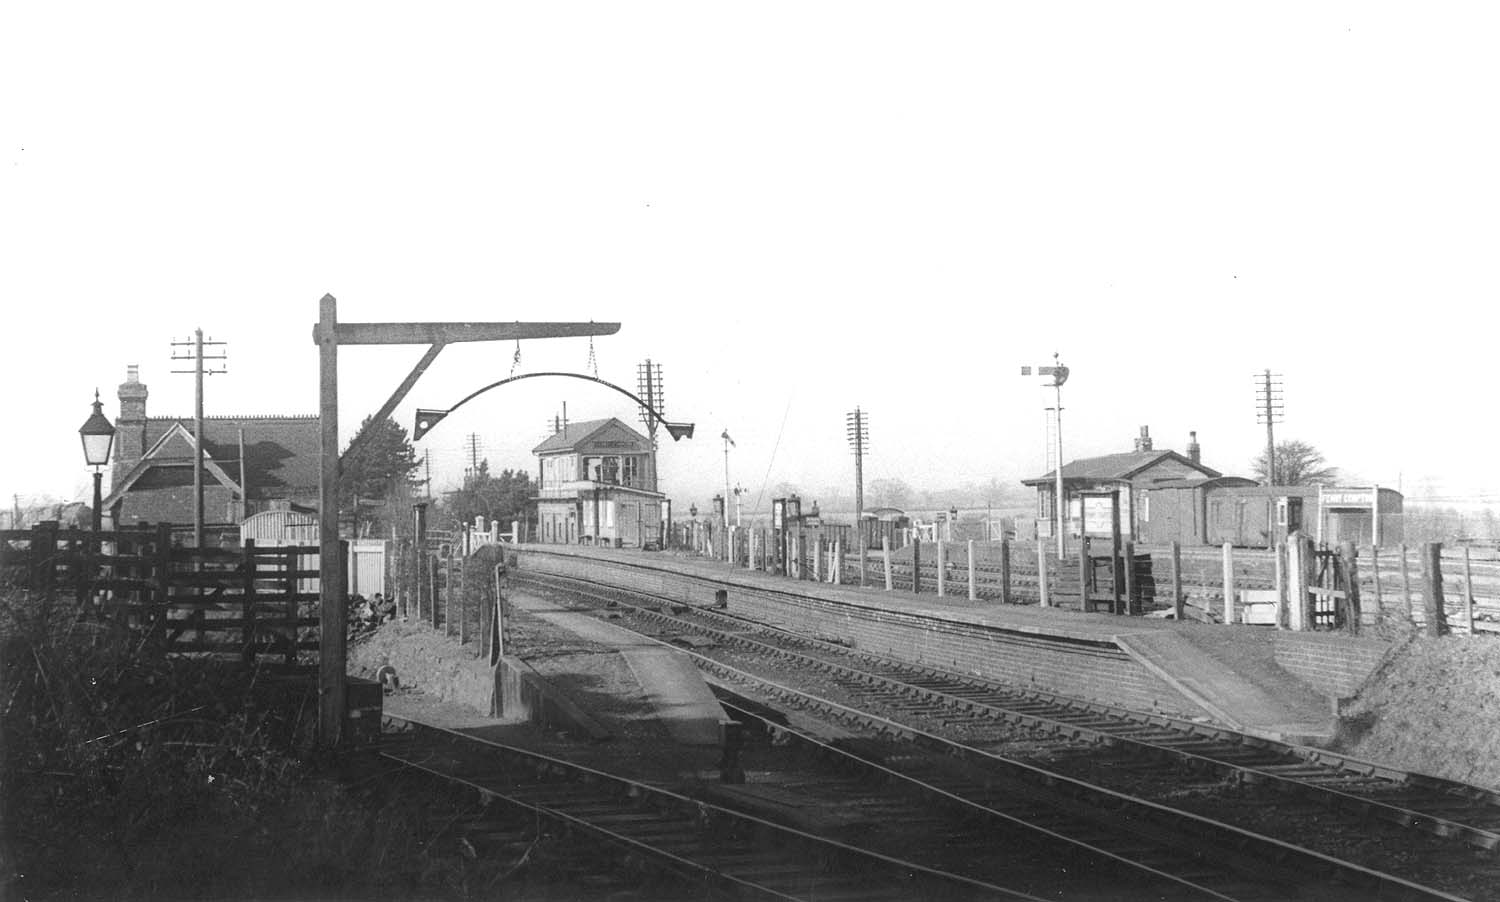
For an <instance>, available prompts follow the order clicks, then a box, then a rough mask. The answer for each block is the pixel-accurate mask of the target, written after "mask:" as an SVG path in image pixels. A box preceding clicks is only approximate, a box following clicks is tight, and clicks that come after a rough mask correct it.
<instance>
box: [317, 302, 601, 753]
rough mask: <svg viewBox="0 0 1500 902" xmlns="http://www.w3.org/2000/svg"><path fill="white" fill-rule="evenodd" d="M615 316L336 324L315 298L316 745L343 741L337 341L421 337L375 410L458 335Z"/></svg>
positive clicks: (592, 327)
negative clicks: (416, 356)
mask: <svg viewBox="0 0 1500 902" xmlns="http://www.w3.org/2000/svg"><path fill="white" fill-rule="evenodd" d="M618 331H620V324H619V323H594V322H589V323H563V322H558V323H521V322H509V323H495V322H482V323H475V322H463V323H340V322H339V321H338V302H337V301H336V300H335V299H334V297H333V295H331V294H325V295H323V297H322V299H321V300H320V301H319V302H318V322H317V323H316V325H314V327H313V335H312V337H313V343H314V344H316V345H317V346H318V417H319V424H318V425H319V435H320V443H321V446H322V450H321V454H320V458H321V468H320V474H319V480H318V481H319V485H318V551H319V556H318V577H319V579H318V587H319V592H318V595H319V606H318V624H319V654H318V744H319V745H320V746H322V747H323V748H329V749H331V748H336V747H338V746H339V745H341V744H342V742H343V736H344V718H345V708H346V704H345V699H346V685H345V678H346V676H345V672H344V671H345V664H346V661H345V650H346V649H345V635H344V631H345V626H346V624H345V619H346V617H345V611H344V605H345V601H344V590H345V576H346V575H345V573H344V568H343V555H342V554H341V553H340V544H339V511H338V479H339V427H338V411H339V408H338V399H339V396H338V349H339V345H368V344H386V345H389V344H423V345H427V346H428V349H427V352H426V354H424V355H423V357H422V360H421V361H419V362H418V364H417V366H416V367H415V368H414V369H413V370H412V372H411V373H410V374H409V375H408V376H407V377H406V379H405V380H403V381H402V383H401V385H400V386H398V387H397V389H396V391H395V393H394V394H393V395H392V396H391V398H390V400H388V401H387V402H386V403H385V405H383V406H382V407H381V412H382V417H381V418H383V417H384V416H389V415H390V411H392V410H394V409H395V408H396V405H397V404H399V403H401V400H402V399H403V398H405V397H406V394H407V393H408V392H410V391H411V389H412V387H413V386H415V385H416V383H417V380H418V379H419V378H420V377H421V375H422V373H423V372H424V371H425V370H426V369H427V367H428V366H429V365H431V363H432V361H433V360H434V359H436V357H437V355H438V353H439V352H440V351H441V350H442V348H443V346H444V345H447V344H453V343H455V342H460V341H512V340H519V339H523V338H562V337H570V336H583V335H589V336H592V335H613V334H614V333H616V332H618Z"/></svg>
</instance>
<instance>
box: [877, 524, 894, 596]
mask: <svg viewBox="0 0 1500 902" xmlns="http://www.w3.org/2000/svg"><path fill="white" fill-rule="evenodd" d="M880 557H881V560H882V562H883V563H884V565H885V590H886V591H887V592H889V591H891V589H893V588H895V586H894V583H893V582H892V579H891V537H890V536H881V537H880Z"/></svg>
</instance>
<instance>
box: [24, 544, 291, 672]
mask: <svg viewBox="0 0 1500 902" xmlns="http://www.w3.org/2000/svg"><path fill="white" fill-rule="evenodd" d="M172 535H173V530H172V527H171V526H169V525H167V524H162V525H159V526H156V527H154V528H133V529H132V528H127V529H121V530H119V531H114V532H104V533H98V534H96V533H93V532H90V531H87V530H78V529H62V528H60V527H59V526H58V524H56V523H43V524H40V525H38V526H36V527H34V528H32V529H29V530H6V531H0V585H3V586H5V587H7V588H8V589H10V590H12V591H18V590H25V591H27V592H29V593H30V595H31V597H32V599H34V601H35V603H36V604H37V605H39V606H40V607H41V609H42V610H43V611H47V610H49V609H50V611H51V612H53V613H56V612H58V611H59V610H60V609H61V608H62V606H64V605H66V606H67V607H68V609H69V610H71V611H72V612H73V613H74V614H75V615H76V616H77V617H78V618H80V619H90V620H96V621H101V622H106V623H111V624H116V625H119V626H122V627H124V628H126V629H129V630H131V631H133V632H135V633H138V634H140V635H141V636H142V638H143V640H145V641H144V643H143V644H144V645H146V646H148V647H151V648H153V649H156V650H158V651H160V652H162V653H168V654H207V655H216V656H221V657H231V658H236V659H238V660H240V661H242V662H243V663H245V664H246V665H255V666H260V667H264V668H269V669H271V670H274V671H275V672H279V673H306V672H313V671H316V668H317V651H318V628H319V618H318V599H319V595H318V592H317V577H318V566H317V560H318V548H317V546H295V545H289V546H276V547H264V548H261V547H257V546H256V545H255V543H254V542H246V544H245V547H243V548H239V549H223V550H221V549H209V548H202V549H199V548H186V547H181V546H178V545H174V544H173V541H172Z"/></svg>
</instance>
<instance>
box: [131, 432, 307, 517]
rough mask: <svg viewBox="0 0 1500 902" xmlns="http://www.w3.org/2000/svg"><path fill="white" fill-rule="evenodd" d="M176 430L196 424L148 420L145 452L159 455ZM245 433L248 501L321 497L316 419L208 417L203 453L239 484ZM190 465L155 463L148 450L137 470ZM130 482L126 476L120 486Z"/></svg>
mask: <svg viewBox="0 0 1500 902" xmlns="http://www.w3.org/2000/svg"><path fill="white" fill-rule="evenodd" d="M174 427H181V428H182V429H184V430H186V431H187V432H188V433H189V434H191V432H192V429H193V421H192V419H191V418H190V417H188V418H185V417H149V418H147V420H146V443H145V447H146V448H147V449H151V450H156V446H157V444H158V443H159V442H161V440H162V438H163V437H164V436H166V435H168V434H170V433H171V432H172V431H173V429H174ZM241 429H243V430H244V432H245V483H246V485H247V489H248V490H247V494H248V495H249V497H250V498H253V499H261V498H284V497H287V496H288V495H291V494H305V493H307V492H316V491H317V488H318V478H319V475H320V469H321V453H322V442H321V433H320V431H319V422H318V418H317V417H316V416H219V417H204V418H203V447H204V450H205V451H206V452H207V455H208V458H209V460H210V461H213V462H216V463H217V464H218V466H219V467H220V468H222V470H223V471H224V473H225V474H226V475H227V476H228V477H229V478H230V479H231V481H232V482H234V483H238V482H239V478H240V430H241ZM189 454H191V452H189ZM191 462H192V460H191V457H180V456H179V457H172V456H164V455H158V456H157V457H155V458H153V456H152V454H151V453H150V451H149V450H148V452H147V453H146V454H145V455H144V456H143V458H142V460H141V461H140V462H139V464H138V465H137V466H138V467H141V466H145V467H149V466H151V465H153V464H154V465H165V466H171V465H174V464H176V465H181V466H190V465H191ZM135 469H136V468H132V471H131V472H132V473H134V471H135ZM128 481H129V477H128V476H127V478H126V479H122V480H121V483H122V485H123V484H124V483H126V482H128ZM115 491H118V490H115ZM115 491H112V492H111V495H113V494H114V493H115Z"/></svg>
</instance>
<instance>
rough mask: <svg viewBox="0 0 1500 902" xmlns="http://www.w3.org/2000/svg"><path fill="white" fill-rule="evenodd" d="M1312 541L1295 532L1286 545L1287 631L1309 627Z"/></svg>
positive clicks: (1312, 564) (1312, 565) (1312, 563)
mask: <svg viewBox="0 0 1500 902" xmlns="http://www.w3.org/2000/svg"><path fill="white" fill-rule="evenodd" d="M1314 566H1315V565H1314V562H1313V549H1312V539H1311V538H1310V537H1309V536H1307V535H1305V534H1303V533H1302V532H1300V531H1299V532H1294V533H1292V534H1291V535H1290V536H1289V537H1288V538H1287V544H1286V601H1287V610H1286V613H1287V629H1290V630H1295V631H1298V632H1300V631H1302V630H1306V629H1308V627H1309V625H1310V624H1309V623H1308V612H1307V590H1308V589H1309V588H1310V587H1311V585H1312V580H1313V567H1314Z"/></svg>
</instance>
